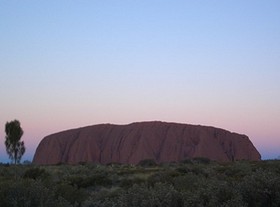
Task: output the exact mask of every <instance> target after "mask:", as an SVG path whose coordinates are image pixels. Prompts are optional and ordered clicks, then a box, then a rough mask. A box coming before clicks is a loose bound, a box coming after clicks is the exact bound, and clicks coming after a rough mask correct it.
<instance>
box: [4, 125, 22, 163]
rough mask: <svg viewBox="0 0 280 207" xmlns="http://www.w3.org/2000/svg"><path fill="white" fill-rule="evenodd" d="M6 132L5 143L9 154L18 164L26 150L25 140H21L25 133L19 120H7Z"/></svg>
mask: <svg viewBox="0 0 280 207" xmlns="http://www.w3.org/2000/svg"><path fill="white" fill-rule="evenodd" d="M5 132H6V140H5V145H6V151H7V154H8V155H9V158H10V159H11V160H12V162H13V163H14V164H17V163H19V162H20V160H21V157H22V155H23V154H24V152H25V146H24V142H23V141H20V139H21V137H22V135H23V130H22V128H21V127H20V122H19V121H18V120H14V121H11V122H7V123H6V126H5Z"/></svg>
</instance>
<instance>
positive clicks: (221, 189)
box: [0, 158, 280, 207]
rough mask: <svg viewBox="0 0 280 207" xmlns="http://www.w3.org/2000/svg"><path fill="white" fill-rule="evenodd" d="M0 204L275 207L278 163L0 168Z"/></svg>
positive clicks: (279, 190) (278, 198)
mask: <svg viewBox="0 0 280 207" xmlns="http://www.w3.org/2000/svg"><path fill="white" fill-rule="evenodd" d="M0 204H1V207H6V206H9V207H10V206H25V207H27V206H44V207H45V206H58V207H63V206H77V207H78V206H81V207H95V206H101V207H107V206H108V207H109V206H110V207H111V206H116V207H119V206H120V207H126V206H127V207H128V206H129V207H134V206H135V207H136V206H137V207H138V206H139V207H146V206H150V207H156V206H163V207H164V206H174V207H183V206H184V207H188V206H193V207H200V206H210V207H212V206H213V207H214V206H215V207H217V206H223V207H231V206H232V207H236V206H241V207H242V206H244V207H245V206H247V207H253V206H254V207H258V206H265V207H269V206H271V207H272V206H279V205H280V161H278V160H271V161H258V162H248V161H238V162H232V163H217V162H213V161H210V160H208V159H206V158H196V159H192V160H185V161H183V162H180V163H168V164H160V165H158V164H156V163H155V162H153V161H151V160H144V161H141V163H139V165H123V164H118V163H112V164H108V165H98V164H85V163H81V164H80V165H63V164H60V165H53V166H35V165H9V164H1V165H0Z"/></svg>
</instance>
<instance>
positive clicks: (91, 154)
mask: <svg viewBox="0 0 280 207" xmlns="http://www.w3.org/2000/svg"><path fill="white" fill-rule="evenodd" d="M193 157H206V158H209V159H211V160H217V161H234V160H260V159H261V156H260V154H259V152H258V151H257V150H256V148H255V147H254V145H253V144H252V143H251V141H250V140H249V138H248V137H247V136H245V135H240V134H236V133H231V132H229V131H226V130H223V129H218V128H214V127H206V126H195V125H187V124H177V123H165V122H140V123H132V124H129V125H112V124H100V125H94V126H88V127H83V128H78V129H72V130H67V131H63V132H59V133H56V134H52V135H49V136H47V137H45V138H44V139H43V140H42V141H41V143H40V144H39V146H38V148H37V150H36V153H35V156H34V159H33V163H35V164H58V163H69V164H76V163H80V162H93V163H101V164H107V163H113V162H116V163H130V164H137V163H138V162H139V161H141V160H144V159H153V160H155V161H156V162H158V163H160V162H171V161H180V160H184V159H188V158H193Z"/></svg>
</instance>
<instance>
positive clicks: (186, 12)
mask: <svg viewBox="0 0 280 207" xmlns="http://www.w3.org/2000/svg"><path fill="white" fill-rule="evenodd" d="M279 11H280V1H278V0H267V1H263V0H247V1H244V0H235V1H222V0H219V1H218V0H211V1H210V0H209V1H205V0H172V1H170V0H169V1H167V0H120V1H115V0H102V1H97V0H81V1H73V0H60V1H56V0H48V1H41V0H27V1H20V0H12V1H11V0H0V162H8V161H9V160H8V156H7V154H6V150H5V145H4V140H5V131H4V129H5V124H6V122H7V121H12V120H14V119H17V120H19V121H20V122H21V126H22V128H23V130H24V135H23V137H22V140H24V142H25V146H26V153H25V154H24V157H23V158H22V160H32V159H33V156H34V153H35V150H36V147H37V146H38V144H39V142H40V141H41V140H42V139H43V138H44V137H45V136H47V135H49V134H52V133H55V132H58V131H62V130H66V129H71V128H78V127H83V126H87V125H94V124H100V123H112V124H128V123H132V122H139V121H154V120H158V121H166V122H178V123H188V124H199V125H207V126H215V127H219V128H224V129H227V130H229V131H232V132H237V133H240V134H246V135H247V136H249V138H250V140H251V141H252V142H253V144H254V146H255V147H256V148H257V149H258V151H259V152H260V153H261V155H262V159H274V158H276V157H278V156H279V155H280V92H279V89H280V81H279V80H280V12H279Z"/></svg>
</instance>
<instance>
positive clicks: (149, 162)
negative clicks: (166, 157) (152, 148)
mask: <svg viewBox="0 0 280 207" xmlns="http://www.w3.org/2000/svg"><path fill="white" fill-rule="evenodd" d="M137 165H138V166H141V167H155V166H157V163H156V161H154V160H153V159H146V160H141V161H140V162H139V163H138V164H137Z"/></svg>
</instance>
